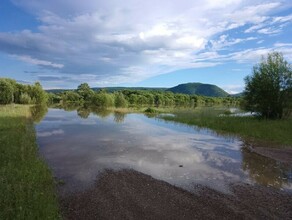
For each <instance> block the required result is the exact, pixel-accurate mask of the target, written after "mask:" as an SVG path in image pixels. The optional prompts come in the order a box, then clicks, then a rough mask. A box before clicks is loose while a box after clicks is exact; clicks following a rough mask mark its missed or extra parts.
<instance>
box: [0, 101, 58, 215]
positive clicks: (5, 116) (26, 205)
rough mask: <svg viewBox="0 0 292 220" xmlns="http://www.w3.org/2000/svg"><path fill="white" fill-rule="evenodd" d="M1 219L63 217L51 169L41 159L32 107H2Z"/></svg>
mask: <svg viewBox="0 0 292 220" xmlns="http://www.w3.org/2000/svg"><path fill="white" fill-rule="evenodd" d="M0 151H1V152H0V180H1V181H0V219H60V215H59V210H58V203H57V198H56V194H55V183H54V180H53V177H52V174H51V171H50V170H49V168H48V167H47V165H46V164H45V163H44V162H43V160H42V159H41V158H39V155H38V150H37V144H36V137H35V130H34V126H33V121H32V119H31V114H30V106H27V105H7V106H0Z"/></svg>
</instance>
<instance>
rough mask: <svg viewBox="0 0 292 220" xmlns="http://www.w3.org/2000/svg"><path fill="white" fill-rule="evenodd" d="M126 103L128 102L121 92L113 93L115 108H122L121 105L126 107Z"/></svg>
mask: <svg viewBox="0 0 292 220" xmlns="http://www.w3.org/2000/svg"><path fill="white" fill-rule="evenodd" d="M127 105H128V102H127V100H126V99H125V96H124V94H123V93H121V92H118V93H116V94H115V106H116V107H117V108H119V107H120V108H123V107H127Z"/></svg>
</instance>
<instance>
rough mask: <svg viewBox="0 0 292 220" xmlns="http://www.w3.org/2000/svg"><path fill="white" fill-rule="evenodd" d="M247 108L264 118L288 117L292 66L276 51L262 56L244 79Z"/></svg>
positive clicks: (291, 104) (291, 107)
mask: <svg viewBox="0 0 292 220" xmlns="http://www.w3.org/2000/svg"><path fill="white" fill-rule="evenodd" d="M245 82H246V88H245V101H246V107H247V109H248V110H251V111H255V112H258V113H260V114H261V116H262V117H264V118H282V117H288V116H289V115H290V112H291V109H292V66H291V65H290V64H288V62H287V61H285V60H284V58H283V55H282V54H280V53H277V52H274V53H271V54H268V56H267V57H263V58H262V61H261V63H259V64H258V65H256V66H254V68H253V73H252V75H251V76H248V77H247V78H246V79H245Z"/></svg>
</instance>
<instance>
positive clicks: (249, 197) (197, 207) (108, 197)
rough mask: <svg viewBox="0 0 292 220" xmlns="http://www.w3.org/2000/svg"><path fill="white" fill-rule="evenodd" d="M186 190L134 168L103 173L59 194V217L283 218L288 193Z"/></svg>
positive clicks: (244, 188)
mask: <svg viewBox="0 0 292 220" xmlns="http://www.w3.org/2000/svg"><path fill="white" fill-rule="evenodd" d="M230 187H231V192H232V193H231V194H224V193H222V192H218V191H215V190H213V189H210V188H207V187H205V186H202V185H196V186H195V187H194V191H193V193H192V192H189V191H186V190H184V189H181V188H179V187H176V186H173V185H171V184H169V183H166V182H164V181H161V180H157V179H154V178H152V177H151V176H149V175H146V174H143V173H140V172H137V171H134V170H121V171H112V170H107V171H105V172H104V173H103V174H102V175H101V176H100V178H99V179H98V180H97V181H96V183H95V185H94V187H92V188H91V189H88V190H85V191H83V192H80V193H73V194H71V195H69V196H66V197H62V198H60V204H61V211H62V213H63V216H64V219H202V218H203V219H222V218H223V219H246V218H248V219H250V218H256V219H269V218H273V219H289V218H292V204H291V201H292V193H287V192H282V191H279V190H276V189H273V188H269V187H263V186H259V185H249V184H241V183H238V184H232V185H231V186H230Z"/></svg>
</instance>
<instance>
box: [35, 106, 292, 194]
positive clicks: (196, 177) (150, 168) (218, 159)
mask: <svg viewBox="0 0 292 220" xmlns="http://www.w3.org/2000/svg"><path fill="white" fill-rule="evenodd" d="M36 130H37V140H38V144H39V148H40V153H41V155H42V156H43V157H44V159H45V161H46V162H47V163H48V164H49V166H50V167H51V169H52V171H53V173H54V176H55V177H56V178H57V179H58V180H61V181H62V182H64V183H65V184H64V185H63V186H61V187H60V188H61V193H67V192H72V191H73V192H74V191H79V190H83V189H87V188H88V187H90V186H92V184H94V181H95V180H96V178H98V174H100V173H101V172H102V171H104V170H106V169H114V170H118V169H134V170H137V171H139V172H142V173H145V174H148V175H151V176H152V177H153V178H156V179H160V180H164V181H166V182H169V183H170V184H173V185H176V186H179V187H182V188H184V189H187V190H192V188H193V186H194V184H203V185H206V186H208V187H211V188H213V189H216V190H220V191H223V192H228V186H229V185H230V184H231V183H238V182H245V183H252V184H253V183H257V184H260V185H264V186H269V187H275V188H278V189H279V190H288V191H292V168H291V166H288V165H285V164H283V163H280V162H277V161H274V160H272V159H268V158H265V157H262V156H260V155H257V154H255V153H252V152H250V151H249V150H248V149H247V148H246V147H245V143H244V142H243V141H242V140H240V139H238V138H235V137H232V136H228V137H226V136H222V135H218V134H216V133H215V132H213V131H211V130H209V129H199V128H197V127H196V126H187V125H184V124H178V123H173V122H167V121H164V120H162V119H159V118H157V117H152V118H150V117H147V116H146V115H143V114H133V113H131V114H122V113H110V112H99V113H94V114H93V113H90V112H82V111H79V112H77V111H75V110H74V111H70V112H68V111H65V110H61V109H49V110H48V113H47V115H46V116H45V117H44V119H43V120H42V121H41V122H40V123H38V124H37V125H36Z"/></svg>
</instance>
